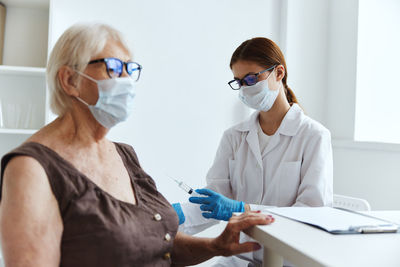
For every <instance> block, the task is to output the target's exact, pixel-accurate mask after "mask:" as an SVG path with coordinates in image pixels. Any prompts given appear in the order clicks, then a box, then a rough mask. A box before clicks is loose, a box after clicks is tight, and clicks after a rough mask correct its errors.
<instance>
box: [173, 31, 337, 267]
mask: <svg viewBox="0 0 400 267" xmlns="http://www.w3.org/2000/svg"><path fill="white" fill-rule="evenodd" d="M230 68H231V70H232V72H233V75H234V79H233V80H232V81H230V82H229V85H230V87H231V88H232V89H233V90H237V91H238V93H239V98H240V99H241V100H242V102H243V103H244V104H245V105H247V106H248V107H250V108H253V109H255V110H256V112H254V113H253V114H252V115H251V117H250V118H249V119H248V120H247V121H244V122H242V123H240V124H238V125H235V126H233V127H231V128H229V129H228V130H226V131H225V133H224V135H223V137H222V140H221V143H220V145H219V148H218V151H217V154H216V157H215V160H214V163H213V165H212V166H211V169H210V170H209V172H208V174H207V187H206V189H199V190H197V192H198V193H200V194H203V195H205V196H204V197H192V198H190V199H189V200H190V202H193V203H197V204H201V206H200V209H201V210H202V211H203V213H201V211H199V208H198V207H199V206H198V205H193V204H190V203H188V204H184V205H182V207H179V206H177V205H175V209H176V210H178V211H180V214H181V216H180V217H181V221H183V216H185V219H186V221H185V223H184V224H182V225H181V227H180V229H181V230H182V231H185V232H187V233H191V234H193V233H196V232H198V231H201V230H203V229H205V228H207V227H208V226H210V225H212V224H213V223H215V220H207V219H208V218H213V219H216V220H229V218H230V217H231V216H232V212H241V211H245V210H253V209H260V208H262V207H257V205H267V206H278V207H287V206H330V205H331V204H332V196H333V193H332V148H331V136H330V133H329V131H328V130H327V129H326V128H325V127H324V126H322V125H321V124H319V123H318V122H316V121H314V120H313V119H311V118H310V117H308V116H307V115H305V114H304V112H303V110H302V108H301V107H300V106H299V105H298V103H297V99H296V96H295V95H294V93H293V91H292V90H291V89H290V88H289V86H288V85H287V77H288V74H287V73H288V72H287V68H286V62H285V59H284V56H283V54H282V52H281V50H280V49H279V47H278V46H277V45H276V44H275V43H274V42H273V41H271V40H269V39H267V38H253V39H250V40H247V41H245V42H243V43H242V44H241V45H240V46H239V47H238V48H237V49H236V51H235V52H234V53H233V55H232V58H231V62H230ZM182 214H184V215H182ZM178 215H179V212H178ZM202 217H204V218H207V219H204V218H202ZM229 266H234V265H233V263H232V262H231V263H230V265H229ZM238 266H241V265H238ZM246 266H247V265H246Z"/></svg>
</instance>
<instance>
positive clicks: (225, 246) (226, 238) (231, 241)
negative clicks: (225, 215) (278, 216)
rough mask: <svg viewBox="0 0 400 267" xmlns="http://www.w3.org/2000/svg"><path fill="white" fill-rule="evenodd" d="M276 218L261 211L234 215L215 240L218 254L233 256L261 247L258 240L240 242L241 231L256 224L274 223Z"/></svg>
mask: <svg viewBox="0 0 400 267" xmlns="http://www.w3.org/2000/svg"><path fill="white" fill-rule="evenodd" d="M274 220H275V219H274V218H273V217H272V216H271V215H266V214H261V213H260V212H259V211H250V212H246V213H243V214H241V215H240V216H232V217H231V218H230V220H229V223H228V225H227V226H226V228H225V230H224V231H223V232H222V234H221V235H220V236H218V237H217V238H215V239H214V240H213V243H214V247H215V249H216V250H217V251H218V255H222V256H231V255H235V254H240V253H245V252H250V251H254V250H258V249H260V248H261V246H260V245H259V244H258V243H256V242H245V243H242V244H241V243H239V237H240V232H241V231H243V230H245V229H247V228H250V227H252V226H254V225H265V224H270V223H273V222H274Z"/></svg>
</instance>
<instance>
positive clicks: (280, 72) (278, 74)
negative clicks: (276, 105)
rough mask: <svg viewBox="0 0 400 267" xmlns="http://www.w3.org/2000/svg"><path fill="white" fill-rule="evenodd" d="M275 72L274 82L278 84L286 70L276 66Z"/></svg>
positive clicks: (281, 66)
mask: <svg viewBox="0 0 400 267" xmlns="http://www.w3.org/2000/svg"><path fill="white" fill-rule="evenodd" d="M275 71H276V80H277V81H278V82H280V81H282V79H283V77H285V74H286V70H285V68H284V67H283V65H278V66H276V67H275Z"/></svg>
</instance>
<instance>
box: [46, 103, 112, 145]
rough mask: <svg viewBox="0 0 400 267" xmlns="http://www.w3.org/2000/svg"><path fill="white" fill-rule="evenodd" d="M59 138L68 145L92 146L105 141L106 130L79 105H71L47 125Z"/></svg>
mask: <svg viewBox="0 0 400 267" xmlns="http://www.w3.org/2000/svg"><path fill="white" fill-rule="evenodd" d="M49 126H50V127H51V128H53V129H55V130H56V134H57V135H58V137H59V138H62V140H64V141H65V142H68V143H70V144H73V143H79V144H82V145H92V144H94V143H101V142H102V141H104V140H105V136H106V135H107V133H108V129H107V128H104V127H103V126H101V125H100V124H99V123H98V122H97V121H96V120H95V119H94V118H93V115H92V114H91V112H90V111H89V110H88V109H87V108H85V107H84V106H83V105H82V104H81V103H77V102H75V103H73V104H72V107H71V109H70V110H69V111H67V112H66V113H65V114H64V115H62V116H60V117H59V118H57V119H56V120H55V121H54V122H53V123H51V124H50V125H49Z"/></svg>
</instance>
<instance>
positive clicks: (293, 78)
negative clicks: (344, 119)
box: [283, 0, 329, 124]
mask: <svg viewBox="0 0 400 267" xmlns="http://www.w3.org/2000/svg"><path fill="white" fill-rule="evenodd" d="M328 7H329V1H315V0H302V1H287V15H286V38H285V40H286V43H285V45H286V53H285V54H286V55H285V56H286V63H287V68H288V81H287V82H288V85H289V87H290V88H291V89H293V91H294V93H295V94H296V96H297V98H298V100H299V103H300V105H301V106H302V107H303V108H304V110H305V112H306V114H307V115H309V116H311V117H312V118H314V119H316V120H317V121H319V122H321V123H323V124H325V123H326V112H327V110H326V103H325V101H324V100H325V99H326V95H327V93H328V92H327V86H328V83H327V76H328V72H327V56H328V53H327V46H328V38H327V37H328V26H329V24H328V18H329V16H328V11H329V9H328ZM283 30H285V29H283Z"/></svg>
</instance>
